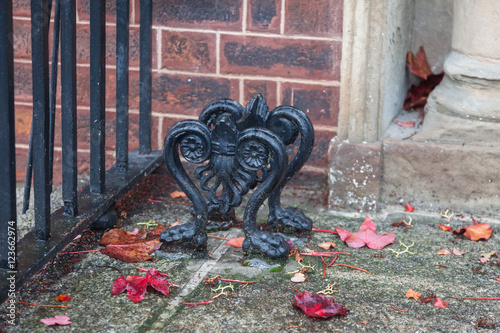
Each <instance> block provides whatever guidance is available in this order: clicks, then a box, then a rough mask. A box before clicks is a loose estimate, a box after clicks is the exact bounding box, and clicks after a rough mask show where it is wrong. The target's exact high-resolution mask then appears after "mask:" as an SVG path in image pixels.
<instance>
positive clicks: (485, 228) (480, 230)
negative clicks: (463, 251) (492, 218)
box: [464, 223, 493, 241]
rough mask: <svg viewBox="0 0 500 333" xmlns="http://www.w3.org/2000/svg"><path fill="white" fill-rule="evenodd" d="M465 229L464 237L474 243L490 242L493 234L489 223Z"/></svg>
mask: <svg viewBox="0 0 500 333" xmlns="http://www.w3.org/2000/svg"><path fill="white" fill-rule="evenodd" d="M465 229H466V230H465V232H464V236H465V237H467V238H469V239H470V240H473V241H477V240H480V239H484V240H488V239H489V238H490V236H491V233H492V232H493V229H490V225H489V224H488V223H481V224H474V225H471V226H469V227H467V228H465Z"/></svg>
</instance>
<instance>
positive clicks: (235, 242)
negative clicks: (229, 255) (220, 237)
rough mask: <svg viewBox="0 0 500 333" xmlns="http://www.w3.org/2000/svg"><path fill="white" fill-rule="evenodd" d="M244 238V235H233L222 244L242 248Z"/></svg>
mask: <svg viewBox="0 0 500 333" xmlns="http://www.w3.org/2000/svg"><path fill="white" fill-rule="evenodd" d="M244 240H245V237H233V238H231V239H230V240H229V242H227V243H224V245H230V246H233V247H237V248H242V247H243V241H244Z"/></svg>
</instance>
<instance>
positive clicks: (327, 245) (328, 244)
mask: <svg viewBox="0 0 500 333" xmlns="http://www.w3.org/2000/svg"><path fill="white" fill-rule="evenodd" d="M335 246H337V244H335V243H334V242H323V243H319V244H318V247H320V248H322V249H325V250H329V249H331V248H334V247H335Z"/></svg>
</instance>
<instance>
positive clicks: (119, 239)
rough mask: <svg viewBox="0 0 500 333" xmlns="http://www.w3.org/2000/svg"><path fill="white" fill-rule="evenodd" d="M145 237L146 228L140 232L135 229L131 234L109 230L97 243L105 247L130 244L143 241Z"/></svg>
mask: <svg viewBox="0 0 500 333" xmlns="http://www.w3.org/2000/svg"><path fill="white" fill-rule="evenodd" d="M146 236H147V231H146V226H143V227H142V228H141V230H138V229H137V228H136V229H135V230H134V231H133V232H128V231H125V230H121V229H117V228H115V229H111V230H109V231H107V232H106V233H105V234H104V235H103V236H102V238H101V240H100V241H99V244H101V245H103V246H106V245H109V244H132V243H135V242H137V241H140V240H143V239H145V238H146Z"/></svg>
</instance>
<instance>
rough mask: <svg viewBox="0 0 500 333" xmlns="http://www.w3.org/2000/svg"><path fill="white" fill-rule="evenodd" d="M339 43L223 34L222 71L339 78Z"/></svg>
mask: <svg viewBox="0 0 500 333" xmlns="http://www.w3.org/2000/svg"><path fill="white" fill-rule="evenodd" d="M341 48H342V45H341V43H340V42H333V41H311V40H296V39H287V38H271V37H250V36H247V37H245V38H244V39H242V38H241V37H240V36H231V35H222V36H221V72H222V73H226V74H251V75H256V74H258V75H271V76H280V77H293V78H305V79H315V80H339V79H340V51H341Z"/></svg>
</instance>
